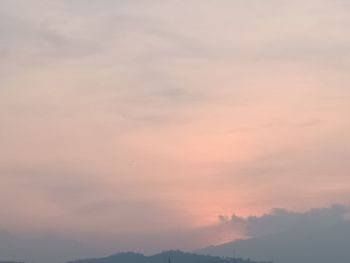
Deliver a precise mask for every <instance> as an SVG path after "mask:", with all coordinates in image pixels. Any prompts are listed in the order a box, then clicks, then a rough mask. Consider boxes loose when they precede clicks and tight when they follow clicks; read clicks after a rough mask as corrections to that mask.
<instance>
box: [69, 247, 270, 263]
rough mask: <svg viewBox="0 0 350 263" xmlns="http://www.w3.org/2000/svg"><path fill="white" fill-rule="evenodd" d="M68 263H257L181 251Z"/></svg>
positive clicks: (135, 254) (130, 254)
mask: <svg viewBox="0 0 350 263" xmlns="http://www.w3.org/2000/svg"><path fill="white" fill-rule="evenodd" d="M68 263H258V262H256V261H251V260H249V259H242V258H221V257H215V256H209V255H197V254H192V253H185V252H182V251H174V250H173V251H166V252H162V253H160V254H156V255H153V256H145V255H143V254H138V253H132V252H127V253H119V254H116V255H112V256H109V257H105V258H96V259H84V260H77V261H71V262H68ZM260 263H271V262H260Z"/></svg>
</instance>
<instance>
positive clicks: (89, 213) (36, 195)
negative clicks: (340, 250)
mask: <svg viewBox="0 0 350 263" xmlns="http://www.w3.org/2000/svg"><path fill="white" fill-rule="evenodd" d="M349 12H350V2H348V1H344V0H296V1H290V0H288V1H287V0H264V1H262V0H167V1H165V0H0V180H1V183H0V216H1V223H0V230H3V231H7V232H9V233H11V234H13V235H17V236H20V237H33V236H34V237H35V236H60V237H63V238H67V239H73V240H78V241H82V242H92V241H91V240H93V242H95V243H96V244H98V245H101V246H114V247H118V249H120V250H137V251H144V252H147V253H150V252H154V251H159V250H162V249H168V248H174V247H175V248H177V247H178V248H182V249H194V248H199V247H203V246H207V245H210V244H218V243H222V242H225V241H229V240H232V239H235V238H239V237H243V236H244V233H242V232H241V231H240V230H239V229H234V228H232V227H228V226H227V224H225V220H222V217H221V220H220V218H219V216H231V215H232V214H237V215H240V216H249V215H257V216H259V215H261V214H263V213H267V212H269V211H270V210H271V209H273V208H285V209H288V210H292V211H306V210H308V209H310V208H313V207H327V206H329V205H331V204H345V205H350V199H349V195H350V175H349V170H350V162H349V160H350V159H349V158H350V136H349V134H350V103H349V102H350V74H349V67H350V34H349V28H350V16H349ZM106 244H108V245H106Z"/></svg>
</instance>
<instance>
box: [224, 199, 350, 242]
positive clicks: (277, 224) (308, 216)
mask: <svg viewBox="0 0 350 263" xmlns="http://www.w3.org/2000/svg"><path fill="white" fill-rule="evenodd" d="M349 215H350V206H344V205H333V206H331V207H327V208H315V209H311V210H308V211H305V212H292V211H288V210H286V209H281V208H279V209H277V208H276V209H274V210H272V211H271V212H270V213H267V214H264V215H262V216H248V217H240V216H237V215H232V216H231V217H228V216H220V220H221V222H222V223H224V224H227V225H230V226H231V227H233V228H235V229H238V230H240V231H243V232H244V233H245V235H246V236H248V237H253V238H255V237H262V236H267V235H271V234H276V233H281V232H292V231H295V230H298V231H300V230H302V229H305V230H310V229H312V228H315V229H322V228H323V229H327V228H329V227H332V226H336V225H339V224H341V223H344V222H347V221H348V219H349V218H348V216H349Z"/></svg>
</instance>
